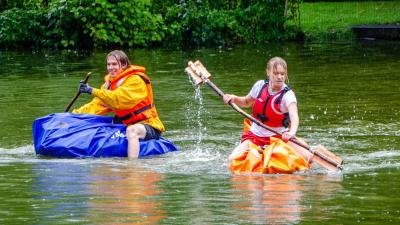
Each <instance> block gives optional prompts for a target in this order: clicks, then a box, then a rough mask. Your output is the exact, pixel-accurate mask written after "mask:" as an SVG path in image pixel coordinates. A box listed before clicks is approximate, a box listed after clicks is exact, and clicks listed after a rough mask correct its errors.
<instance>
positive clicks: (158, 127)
mask: <svg viewBox="0 0 400 225" xmlns="http://www.w3.org/2000/svg"><path fill="white" fill-rule="evenodd" d="M106 62H107V71H108V74H107V75H106V76H105V78H104V80H105V83H104V84H103V85H102V86H101V88H100V89H97V88H92V87H90V86H89V85H87V84H85V83H83V82H81V83H80V86H79V90H80V92H81V93H88V94H91V95H93V96H94V98H93V100H92V101H91V102H89V103H87V104H85V105H84V106H82V107H80V108H79V109H75V110H73V111H72V112H73V113H88V114H97V115H105V114H107V113H109V112H113V113H114V114H115V118H114V121H115V122H116V121H117V122H118V123H123V124H125V125H127V129H126V136H127V139H128V157H129V158H137V157H138V156H139V151H140V149H139V148H140V144H139V139H144V140H149V139H159V138H160V135H161V133H162V132H163V131H165V128H164V125H163V123H162V122H161V120H160V118H159V117H158V114H157V110H156V107H155V105H154V101H153V91H152V87H151V83H150V79H149V77H148V76H147V75H146V69H145V68H144V67H142V66H136V65H131V63H130V61H129V58H128V56H127V55H126V54H125V53H124V52H123V51H120V50H115V51H112V52H110V53H109V54H108V55H107V58H106Z"/></svg>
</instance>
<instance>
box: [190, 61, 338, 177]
mask: <svg viewBox="0 0 400 225" xmlns="http://www.w3.org/2000/svg"><path fill="white" fill-rule="evenodd" d="M185 72H186V73H187V74H188V75H189V76H190V77H191V78H192V80H193V82H194V83H195V85H201V84H203V83H206V84H207V85H208V86H209V87H210V88H211V89H212V90H213V91H214V92H215V93H217V94H218V95H219V96H220V97H223V96H224V92H222V91H221V90H220V89H219V88H218V87H217V86H215V84H213V83H212V82H211V81H210V78H211V74H210V73H209V72H208V71H207V69H206V68H205V67H204V66H203V64H202V63H201V62H200V61H196V62H195V63H193V62H192V61H189V62H188V67H186V69H185ZM229 105H230V106H231V107H232V108H233V109H234V110H235V111H237V112H239V113H240V114H242V115H243V116H244V117H246V118H248V119H249V120H251V121H252V122H253V123H255V124H257V125H258V126H261V127H263V128H264V129H266V130H269V131H271V132H273V133H275V134H277V135H282V134H281V133H279V132H277V131H275V130H273V129H272V128H270V127H268V126H267V125H265V124H264V123H262V122H260V121H259V120H257V119H256V118H254V117H253V116H251V115H250V114H248V113H247V112H245V111H243V110H242V109H241V108H240V107H239V106H237V105H236V104H235V103H233V102H229ZM289 141H290V142H292V143H294V144H296V145H298V146H300V147H302V148H304V149H306V150H308V151H309V152H311V153H312V155H313V161H315V162H316V163H318V164H319V165H321V166H322V167H324V168H326V169H328V170H333V171H337V170H342V169H343V160H342V159H341V158H339V157H338V156H336V155H335V154H333V153H332V152H330V151H329V150H328V149H327V148H325V147H323V146H322V145H317V146H316V147H315V148H311V147H310V146H308V145H307V144H305V143H302V142H300V141H299V140H298V139H296V138H291V139H290V140H289Z"/></svg>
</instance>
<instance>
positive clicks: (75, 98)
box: [64, 72, 91, 112]
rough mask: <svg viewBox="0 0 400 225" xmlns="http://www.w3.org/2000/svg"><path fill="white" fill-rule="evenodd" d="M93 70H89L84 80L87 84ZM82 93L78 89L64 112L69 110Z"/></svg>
mask: <svg viewBox="0 0 400 225" xmlns="http://www.w3.org/2000/svg"><path fill="white" fill-rule="evenodd" d="M90 75H91V72H89V73H88V74H87V75H86V77H85V79H84V80H83V82H84V83H85V84H86V83H87V82H88V80H89V78H90ZM80 94H81V92H80V91H79V90H78V91H77V92H76V94H75V96H74V97H73V98H72V99H71V101H69V103H68V105H67V107H65V109H64V112H68V111H69V109H70V108H71V106H72V105H73V104H74V102H75V101H76V100H77V99H78V97H79V95H80Z"/></svg>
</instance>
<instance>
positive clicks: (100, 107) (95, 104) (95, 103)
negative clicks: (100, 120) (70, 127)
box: [72, 98, 111, 115]
mask: <svg viewBox="0 0 400 225" xmlns="http://www.w3.org/2000/svg"><path fill="white" fill-rule="evenodd" d="M110 111H111V110H110V108H108V107H107V106H106V105H105V104H104V103H103V102H102V101H101V100H100V99H99V98H93V100H92V101H90V102H89V103H87V104H85V105H83V106H82V107H80V108H78V109H74V110H72V113H83V114H96V115H105V114H107V113H108V112H110Z"/></svg>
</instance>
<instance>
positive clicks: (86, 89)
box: [79, 80, 93, 94]
mask: <svg viewBox="0 0 400 225" xmlns="http://www.w3.org/2000/svg"><path fill="white" fill-rule="evenodd" d="M92 90H93V88H92V87H90V86H89V85H88V84H86V83H85V82H84V81H83V80H81V81H80V82H79V92H80V93H88V94H92Z"/></svg>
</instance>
